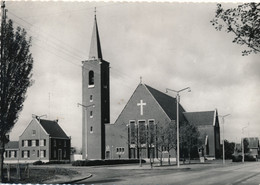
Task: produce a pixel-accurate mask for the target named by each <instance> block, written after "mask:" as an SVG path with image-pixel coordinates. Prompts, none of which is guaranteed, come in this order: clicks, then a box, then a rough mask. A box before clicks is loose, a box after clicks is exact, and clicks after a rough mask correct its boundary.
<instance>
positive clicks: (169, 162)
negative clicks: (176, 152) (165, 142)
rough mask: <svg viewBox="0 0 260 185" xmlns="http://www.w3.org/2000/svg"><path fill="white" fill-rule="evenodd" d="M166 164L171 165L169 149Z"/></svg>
mask: <svg viewBox="0 0 260 185" xmlns="http://www.w3.org/2000/svg"><path fill="white" fill-rule="evenodd" d="M168 154H169V155H168V165H171V154H170V151H168Z"/></svg>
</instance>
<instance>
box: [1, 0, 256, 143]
mask: <svg viewBox="0 0 260 185" xmlns="http://www.w3.org/2000/svg"><path fill="white" fill-rule="evenodd" d="M223 6H224V8H230V7H236V6H237V4H233V3H229V4H228V3H225V4H223ZM94 7H96V8H97V13H96V14H97V22H98V27H99V35H100V40H101V46H102V53H103V59H104V60H106V61H108V62H110V66H111V69H110V102H111V105H110V111H111V120H110V121H111V123H114V122H115V120H116V118H117V117H118V116H119V114H120V112H121V111H122V109H123V108H124V106H125V105H126V103H127V101H128V100H129V98H130V96H131V95H132V93H133V92H134V90H135V89H136V87H137V85H138V84H139V83H140V77H142V82H143V83H145V84H147V85H149V86H151V87H153V88H156V89H158V90H160V91H162V92H165V89H166V88H170V89H174V90H180V89H183V88H185V87H190V88H191V92H182V93H181V94H180V95H181V104H182V106H183V107H184V108H185V110H186V111H187V112H194V111H211V110H215V109H217V110H218V113H219V115H226V114H230V116H227V117H225V123H224V137H225V139H227V140H229V141H235V142H239V140H240V139H241V137H247V136H250V137H260V124H259V123H260V117H259V113H258V111H259V107H260V98H259V97H258V95H259V94H260V89H259V85H260V73H259V69H260V62H259V54H258V55H256V54H252V55H250V56H242V54H241V51H242V50H244V49H245V47H242V46H240V45H237V44H234V43H232V39H233V35H232V34H228V33H226V32H224V31H221V32H219V31H216V30H215V29H214V27H213V26H212V25H211V23H210V21H211V20H212V19H213V18H214V14H215V10H216V3H177V2H175V3H154V2H153V3H147V2H146V3H145V2H143V3H140V2H130V3H127V2H121V3H119V2H118V3H104V2H84V1H83V2H72V1H70V2H39V1H34V2H28V1H27V2H24V1H16V2H12V1H7V2H6V8H7V9H8V13H7V16H8V18H10V19H12V20H13V21H14V25H15V26H20V27H23V28H25V29H26V31H27V34H28V36H31V37H32V47H31V53H32V55H33V58H34V68H33V80H34V84H33V85H32V86H31V87H30V88H29V89H28V91H27V98H26V100H25V102H24V107H23V110H22V111H21V113H20V116H19V119H18V121H17V123H16V124H15V126H14V128H13V129H12V131H11V133H10V139H11V140H18V139H19V136H20V135H21V134H22V132H23V130H24V129H25V128H26V127H27V125H28V124H29V122H30V121H31V120H32V114H35V115H38V116H41V115H46V116H47V117H43V118H44V119H51V120H54V119H59V124H60V126H61V127H62V128H63V129H64V131H65V132H66V133H67V135H68V136H71V138H72V140H71V142H72V146H74V147H77V148H80V147H81V127H82V112H81V111H82V109H81V107H77V103H81V98H82V92H81V87H82V83H81V82H82V76H81V75H82V72H81V66H82V61H83V60H87V59H88V54H89V47H90V41H91V35H92V28H93V23H94ZM170 95H171V96H173V97H175V96H176V94H174V93H171V94H170ZM220 128H221V138H222V137H223V134H222V133H223V123H222V120H221V123H220Z"/></svg>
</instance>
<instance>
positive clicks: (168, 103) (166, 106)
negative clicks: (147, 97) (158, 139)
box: [145, 85, 185, 122]
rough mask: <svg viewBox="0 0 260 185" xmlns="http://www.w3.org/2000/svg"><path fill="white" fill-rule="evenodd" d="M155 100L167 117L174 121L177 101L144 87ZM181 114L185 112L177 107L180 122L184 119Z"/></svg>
mask: <svg viewBox="0 0 260 185" xmlns="http://www.w3.org/2000/svg"><path fill="white" fill-rule="evenodd" d="M145 86H146V88H147V89H148V90H149V92H150V93H151V94H152V96H153V97H154V98H155V100H156V101H157V102H158V103H159V105H160V106H161V107H162V109H163V110H164V112H165V113H166V114H167V115H168V117H169V118H170V119H171V120H176V117H177V116H176V115H177V101H176V98H173V97H171V96H169V95H167V94H165V93H162V92H160V91H158V90H156V89H154V88H152V87H150V86H148V85H145ZM183 112H185V110H184V108H183V107H182V106H181V105H179V118H180V122H181V121H184V120H185V118H184V116H183V114H182V113H183Z"/></svg>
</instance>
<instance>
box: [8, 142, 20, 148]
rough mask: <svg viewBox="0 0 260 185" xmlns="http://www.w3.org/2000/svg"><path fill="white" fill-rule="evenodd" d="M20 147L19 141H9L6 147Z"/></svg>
mask: <svg viewBox="0 0 260 185" xmlns="http://www.w3.org/2000/svg"><path fill="white" fill-rule="evenodd" d="M18 148H19V141H9V142H8V143H7V144H6V145H5V149H18Z"/></svg>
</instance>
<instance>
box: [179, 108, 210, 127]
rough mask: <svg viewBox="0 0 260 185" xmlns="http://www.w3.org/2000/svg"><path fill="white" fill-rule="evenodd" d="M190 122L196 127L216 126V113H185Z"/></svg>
mask: <svg viewBox="0 0 260 185" xmlns="http://www.w3.org/2000/svg"><path fill="white" fill-rule="evenodd" d="M183 114H184V116H185V118H186V119H187V121H188V122H190V123H192V124H195V125H198V126H199V125H214V120H215V111H203V112H184V113H183Z"/></svg>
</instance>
